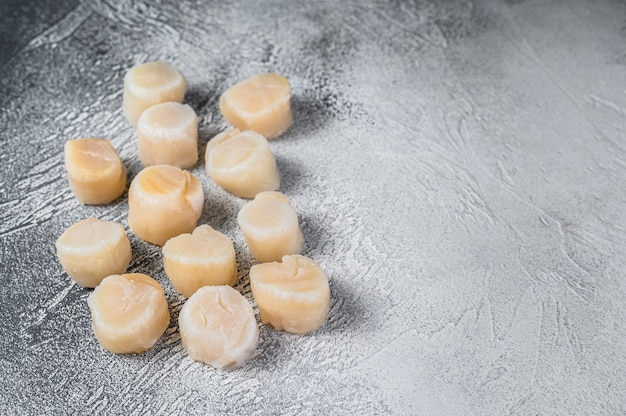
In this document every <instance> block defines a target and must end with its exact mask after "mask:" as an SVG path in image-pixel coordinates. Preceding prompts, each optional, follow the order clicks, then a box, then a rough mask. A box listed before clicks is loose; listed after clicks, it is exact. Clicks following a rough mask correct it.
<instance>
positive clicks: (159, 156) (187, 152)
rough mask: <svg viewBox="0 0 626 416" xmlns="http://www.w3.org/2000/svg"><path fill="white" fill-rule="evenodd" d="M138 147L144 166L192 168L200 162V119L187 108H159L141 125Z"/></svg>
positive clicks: (163, 105)
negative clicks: (162, 165)
mask: <svg viewBox="0 0 626 416" xmlns="http://www.w3.org/2000/svg"><path fill="white" fill-rule="evenodd" d="M137 147H138V151H139V159H140V160H141V163H143V165H144V166H152V165H161V164H164V165H172V166H177V167H179V168H190V167H192V166H193V165H195V163H196V161H197V160H198V116H196V113H195V111H193V108H191V107H190V106H189V105H187V104H180V103H176V102H168V103H161V104H156V105H154V106H152V107H150V108H148V109H147V110H146V111H144V112H143V113H142V114H141V117H139V121H138V122H137Z"/></svg>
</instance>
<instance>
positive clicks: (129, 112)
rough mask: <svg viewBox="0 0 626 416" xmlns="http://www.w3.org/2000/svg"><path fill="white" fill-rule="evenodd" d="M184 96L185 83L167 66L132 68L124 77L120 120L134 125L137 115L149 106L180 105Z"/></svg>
mask: <svg viewBox="0 0 626 416" xmlns="http://www.w3.org/2000/svg"><path fill="white" fill-rule="evenodd" d="M185 92H187V80H186V79H185V77H184V76H183V74H181V73H180V71H178V70H177V69H176V68H174V67H173V66H171V65H170V64H167V63H165V62H148V63H145V64H141V65H137V66H134V67H132V68H131V69H130V70H129V71H128V72H127V73H126V75H125V76H124V96H123V103H122V107H123V110H124V116H126V119H127V120H128V121H130V122H131V123H132V124H135V123H136V122H137V120H138V119H139V117H140V116H141V113H143V112H144V111H145V110H147V109H148V108H150V107H152V106H153V105H156V104H160V103H166V102H169V101H174V102H179V103H180V102H182V101H183V98H184V97H185Z"/></svg>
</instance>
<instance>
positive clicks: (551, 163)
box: [0, 0, 626, 415]
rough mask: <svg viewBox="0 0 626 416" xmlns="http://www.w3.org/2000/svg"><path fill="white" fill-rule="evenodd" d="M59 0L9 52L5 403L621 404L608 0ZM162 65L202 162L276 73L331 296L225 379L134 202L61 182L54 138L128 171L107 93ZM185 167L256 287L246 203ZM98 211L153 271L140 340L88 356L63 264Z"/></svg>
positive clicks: (620, 286)
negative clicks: (124, 351) (101, 153)
mask: <svg viewBox="0 0 626 416" xmlns="http://www.w3.org/2000/svg"><path fill="white" fill-rule="evenodd" d="M27 3H28V2H27ZM55 4H56V7H55V6H53V5H52V4H49V5H37V6H32V10H33V11H32V14H31V15H29V16H30V20H29V19H28V18H26V19H24V18H20V19H18V20H15V21H14V22H13V23H12V24H15V25H16V30H17V29H19V30H17V31H16V32H15V33H16V34H17V35H16V36H18V35H19V36H22V37H21V38H19V36H18V37H16V38H15V39H16V40H13V41H12V42H13V43H10V42H9V41H7V43H5V44H4V46H3V48H2V49H1V50H0V52H2V53H3V55H2V58H3V60H2V61H1V62H0V65H2V66H1V67H0V88H1V90H0V91H1V94H0V143H1V145H2V152H1V153H0V169H1V171H0V173H1V177H0V184H1V185H0V250H1V251H0V255H1V263H0V275H1V276H0V317H1V318H0V414H7V415H8V414H33V415H35V414H37V415H40V414H55V415H58V414H159V415H160V414H163V415H164V414H198V415H204V414H289V415H291V414H394V415H407V414H419V415H507V414H511V415H512V414H515V415H518V414H519V415H530V414H532V415H535V414H541V415H566V414H581V415H582V414H594V415H622V414H626V394H625V392H626V371H625V370H624V369H625V368H626V327H625V325H626V275H625V270H626V267H625V266H626V256H625V255H626V185H625V184H626V3H624V1H618V0H614V1H611V0H601V1H582V0H573V1H565V0H562V1H550V2H546V1H512V0H509V1H498V0H493V1H489V0H485V1H471V0H470V1H461V0H451V1H446V2H439V1H434V0H429V1H423V2H411V1H407V2H402V1H392V2H388V1H382V0H381V1H378V2H376V1H372V0H366V1H346V2H335V1H327V2H307V1H284V2H278V1H270V2H256V1H244V2H234V1H230V0H229V1H224V2H217V1H216V2H200V1H198V2H190V1H189V2H181V3H180V4H179V2H175V1H163V2H158V4H156V3H152V2H147V1H145V2H144V1H140V2H132V1H110V2H109V1H93V2H92V1H84V2H80V3H78V2H72V1H64V2H59V3H55ZM23 7H26V6H23ZM16 8H17V6H16ZM22 12H23V10H22ZM28 13H30V12H28ZM7 16H9V15H8V14H5V16H4V18H3V19H2V20H1V22H2V24H3V25H5V27H3V32H2V33H9V32H10V30H7V27H6V25H7V24H9V23H7V22H9V21H10V19H9V18H7ZM15 16H17V14H16V15H15ZM51 16H54V19H53V18H52V17H51ZM16 19H17V17H16ZM25 22H26V23H29V24H31V23H32V26H28V27H24V24H25ZM18 26H19V27H18ZM11 33H13V32H11ZM6 39H9V38H8V37H7V38H6ZM7 45H8V46H7ZM152 60H165V61H168V62H170V63H172V64H173V65H175V66H176V67H177V68H179V69H180V70H181V71H182V72H183V73H184V74H185V76H186V77H187V79H188V81H189V85H190V89H189V93H188V94H187V97H186V102H187V103H189V104H190V105H192V107H193V108H194V109H195V110H196V111H197V113H198V115H199V117H200V142H201V144H200V146H201V149H200V150H201V152H202V154H203V152H204V148H205V146H206V142H207V141H208V140H209V139H210V138H211V137H213V136H214V135H215V134H216V133H218V132H219V131H221V130H223V129H224V128H225V127H226V123H225V122H224V120H223V118H222V116H221V115H220V113H219V110H218V107H217V99H218V97H219V94H220V93H221V92H222V91H224V90H225V89H226V88H227V87H228V86H230V85H233V84H234V83H236V82H238V81H240V80H242V79H244V78H247V77H249V76H252V75H254V74H256V73H260V72H268V71H273V72H279V73H281V74H283V75H285V76H287V77H288V78H289V80H290V82H291V86H292V92H293V100H292V104H293V111H294V118H295V121H294V125H293V126H292V128H291V129H290V130H289V131H288V132H287V133H285V134H284V135H283V136H281V137H280V138H278V139H276V140H274V141H272V142H271V148H272V151H273V152H274V153H275V155H276V157H277V160H278V166H279V169H280V171H281V175H282V179H283V182H282V186H281V190H282V191H283V192H284V193H286V194H287V195H288V196H289V197H290V198H291V199H292V201H293V203H294V205H295V207H296V209H297V210H298V213H299V216H300V222H301V225H302V228H303V232H304V236H305V240H306V243H305V247H304V251H303V254H305V255H308V256H310V257H312V258H314V259H316V260H317V261H318V262H319V263H320V264H321V265H322V267H323V268H324V269H325V270H326V272H327V273H328V276H329V278H330V284H331V294H332V300H331V310H330V315H329V317H328V321H327V323H326V324H325V325H324V326H323V327H322V328H321V329H320V330H318V331H316V332H314V333H312V334H309V335H306V336H295V335H290V334H285V333H281V332H277V331H275V330H273V329H271V328H268V327H266V326H263V325H260V342H259V346H258V349H257V351H256V353H255V355H254V357H253V358H252V359H251V360H250V361H249V362H248V363H247V364H245V365H244V366H243V367H242V368H239V369H235V370H228V371H217V370H214V369H212V368H210V367H208V366H205V365H202V364H199V363H196V362H194V361H192V360H190V359H189V358H188V357H187V355H186V354H185V351H184V350H183V349H182V346H181V342H180V336H179V333H178V329H177V321H176V319H177V316H178V311H179V310H180V307H181V306H182V304H183V303H184V298H183V297H182V296H181V295H179V294H177V293H176V291H175V290H174V289H173V287H172V286H171V284H170V283H169V281H168V279H167V276H166V275H165V273H164V272H163V268H162V257H161V251H160V248H158V247H155V246H152V245H149V244H147V243H144V242H143V241H141V240H140V239H138V238H137V237H136V236H135V235H134V234H132V232H131V231H130V230H128V223H127V213H128V207H127V200H126V194H125V195H124V196H123V197H122V198H121V199H119V200H118V201H116V202H115V203H113V204H110V205H106V206H96V207H94V206H82V205H81V204H80V203H78V202H77V201H76V200H75V199H74V197H73V196H72V194H71V193H70V191H69V187H68V183H67V178H66V175H65V171H64V167H63V144H64V142H65V141H66V140H70V139H74V138H78V137H106V138H109V139H111V141H112V142H113V144H114V146H115V147H116V148H117V150H118V152H119V153H120V156H121V158H122V160H123V161H124V163H125V164H126V166H127V168H128V172H129V180H130V179H132V178H133V177H134V176H135V175H136V174H137V173H138V172H139V170H140V169H141V164H140V162H139V160H138V157H137V151H136V137H135V132H134V129H133V128H132V127H131V126H130V125H129V124H128V123H127V122H126V121H125V119H124V117H123V115H122V113H121V100H122V96H121V91H122V82H123V76H124V74H125V72H126V71H127V70H128V69H129V68H130V67H131V66H133V65H135V64H138V63H143V62H146V61H152ZM193 173H195V174H196V175H197V176H198V177H199V178H200V180H201V182H202V184H203V187H204V190H205V193H206V203H205V207H204V211H203V215H202V217H201V219H200V222H201V223H208V224H211V225H212V226H213V227H215V228H216V229H218V230H220V231H222V232H224V233H226V234H227V235H228V236H230V237H231V238H232V239H233V240H234V242H235V246H236V248H237V254H238V257H237V259H238V263H239V280H238V283H237V285H236V288H237V289H239V290H240V291H241V292H242V293H243V294H244V295H245V296H246V297H247V298H248V299H249V300H250V301H251V302H252V301H253V299H252V296H251V293H250V290H249V281H248V277H247V271H248V269H249V268H250V266H251V265H252V264H254V263H253V260H252V258H251V256H250V255H249V254H248V252H247V249H246V247H245V244H244V242H243V237H242V235H241V232H240V231H239V229H238V228H237V224H236V221H235V216H236V213H237V212H238V210H239V208H240V207H241V206H242V204H243V203H244V201H243V200H241V199H239V198H236V197H234V196H232V195H229V194H228V193H226V192H225V191H223V190H221V189H220V188H218V187H217V186H216V185H215V184H214V183H212V181H211V180H210V179H209V178H208V177H207V174H206V172H205V170H204V166H203V161H202V160H201V161H200V162H199V163H198V165H197V166H196V167H195V168H194V169H193ZM89 216H96V217H99V218H103V219H110V220H116V221H119V222H120V223H121V224H123V225H124V227H126V229H127V230H128V232H129V237H130V238H131V243H132V247H133V260H132V263H131V266H130V269H129V270H130V271H133V272H142V273H146V274H148V275H151V276H152V277H154V278H156V279H157V280H158V281H159V282H160V283H161V284H162V285H163V286H164V288H165V291H166V295H167V299H168V302H169V304H170V311H171V315H172V321H171V325H170V327H169V328H168V330H167V331H166V333H165V335H164V337H163V338H162V339H161V340H160V341H159V342H158V343H157V345H156V346H155V347H154V348H153V349H152V350H150V351H148V352H147V353H145V354H141V355H133V356H120V355H114V354H111V353H109V352H106V351H104V350H103V349H102V348H101V347H100V346H99V344H98V343H97V341H96V340H95V338H94V335H93V332H92V330H91V327H90V315H89V309H88V307H87V304H86V298H87V296H88V295H89V293H90V290H85V289H82V288H80V287H78V286H77V285H76V284H73V283H72V282H71V280H70V278H69V277H68V276H67V274H66V273H64V272H63V270H62V268H61V266H60V265H59V263H58V261H57V259H56V254H55V249H54V242H55V240H56V239H57V238H58V236H59V235H60V234H61V233H62V232H63V230H64V229H65V228H67V227H68V226H70V225H71V224H73V223H74V222H76V221H78V220H81V219H84V218H86V217H89ZM255 311H257V309H256V306H255Z"/></svg>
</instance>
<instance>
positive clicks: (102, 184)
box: [64, 138, 126, 205]
mask: <svg viewBox="0 0 626 416" xmlns="http://www.w3.org/2000/svg"><path fill="white" fill-rule="evenodd" d="M64 153H65V169H66V170H67V178H68V180H69V183H70V188H71V189H72V192H73V193H74V195H75V196H76V199H78V200H79V201H80V202H81V203H83V204H88V205H100V204H108V203H109V202H112V201H114V200H116V199H117V198H118V197H119V196H120V195H122V193H124V189H126V167H125V166H124V164H123V163H122V161H121V160H120V157H119V156H118V154H117V151H116V150H115V148H114V147H113V145H111V142H110V141H109V140H107V139H91V138H89V139H76V140H69V141H67V142H65V151H64Z"/></svg>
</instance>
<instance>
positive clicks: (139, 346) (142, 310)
mask: <svg viewBox="0 0 626 416" xmlns="http://www.w3.org/2000/svg"><path fill="white" fill-rule="evenodd" d="M87 304H88V305H89V309H90V310H91V321H92V326H93V330H94V333H95V335H96V338H97V339H98V342H100V345H102V347H103V348H105V349H107V350H109V351H111V352H114V353H118V354H138V353H141V352H144V351H147V350H149V349H150V348H152V346H154V344H155V343H156V342H157V341H158V340H159V338H160V337H161V335H163V332H165V330H166V329H167V327H168V325H169V323H170V314H169V310H168V306H167V300H166V299H165V292H164V291H163V288H162V287H161V285H160V284H159V283H158V282H157V281H156V280H154V279H152V278H151V277H149V276H146V275H145V274H141V273H130V274H123V275H111V276H108V277H106V278H105V279H104V280H103V281H102V283H100V285H99V286H98V287H96V289H95V290H94V291H93V293H91V294H90V295H89V297H88V298H87Z"/></svg>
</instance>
